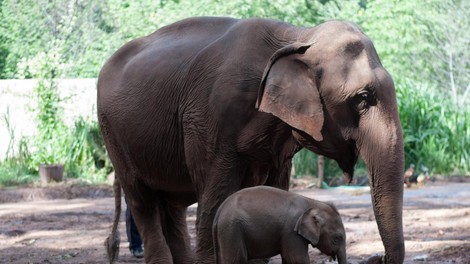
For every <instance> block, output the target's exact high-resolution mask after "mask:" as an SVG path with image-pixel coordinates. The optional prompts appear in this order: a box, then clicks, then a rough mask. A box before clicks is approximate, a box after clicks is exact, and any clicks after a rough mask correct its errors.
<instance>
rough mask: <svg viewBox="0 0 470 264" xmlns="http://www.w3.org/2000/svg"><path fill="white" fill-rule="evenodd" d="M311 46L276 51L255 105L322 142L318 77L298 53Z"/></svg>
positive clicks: (299, 45) (296, 46)
mask: <svg viewBox="0 0 470 264" xmlns="http://www.w3.org/2000/svg"><path fill="white" fill-rule="evenodd" d="M309 47H310V45H305V44H291V45H288V46H286V47H284V48H282V49H280V50H278V51H277V52H275V53H274V55H273V56H272V57H271V59H270V60H269V63H268V65H267V66H266V68H265V70H264V74H263V78H262V81H261V86H260V89H259V91H258V100H257V103H256V107H257V108H258V110H259V111H261V112H266V113H271V114H273V115H275V116H277V117H278V118H280V119H281V120H282V121H284V122H286V123H287V124H289V125H290V126H292V127H294V128H296V129H299V130H301V131H303V132H305V133H307V134H309V135H310V136H312V137H313V138H314V139H315V140H317V141H321V140H323V136H322V134H321V129H322V127H323V121H324V117H323V106H322V103H321V100H320V94H319V92H318V88H317V86H316V83H315V76H313V73H312V72H311V71H310V69H309V67H308V65H306V64H305V63H304V62H302V61H301V60H300V59H299V58H298V56H295V54H303V53H305V51H306V50H307V49H308V48H309Z"/></svg>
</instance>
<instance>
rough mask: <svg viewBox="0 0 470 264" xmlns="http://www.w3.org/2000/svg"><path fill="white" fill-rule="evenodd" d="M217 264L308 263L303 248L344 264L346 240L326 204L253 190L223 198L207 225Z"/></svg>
mask: <svg viewBox="0 0 470 264" xmlns="http://www.w3.org/2000/svg"><path fill="white" fill-rule="evenodd" d="M213 236H214V249H215V254H216V259H217V262H216V263H219V264H224V263H247V262H248V260H250V259H262V258H269V257H272V256H275V255H277V254H281V256H282V263H306V264H307V263H310V260H309V256H308V244H309V243H310V244H312V245H313V246H314V247H316V248H318V249H319V250H320V251H321V252H323V253H324V254H327V255H329V256H332V257H333V258H335V257H338V262H339V263H340V264H343V263H344V264H345V263H347V261H346V234H345V231H344V226H343V222H342V221H341V217H340V215H339V213H338V211H337V210H336V208H335V207H334V206H333V205H332V204H328V203H323V202H320V201H316V200H313V199H309V198H307V197H304V196H301V195H298V194H295V193H291V192H287V191H283V190H280V189H276V188H272V187H267V186H257V187H252V188H246V189H243V190H240V191H238V192H236V193H234V194H232V195H231V196H229V197H228V198H227V199H226V200H225V201H224V202H223V203H222V205H221V206H220V207H219V209H218V211H217V214H216V216H215V219H214V225H213Z"/></svg>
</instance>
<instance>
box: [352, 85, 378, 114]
mask: <svg viewBox="0 0 470 264" xmlns="http://www.w3.org/2000/svg"><path fill="white" fill-rule="evenodd" d="M353 105H354V108H355V109H356V110H357V111H358V112H363V111H365V110H367V109H369V107H370V106H372V105H374V96H373V94H372V93H371V92H370V91H369V90H364V91H361V92H360V93H358V94H357V95H356V96H354V99H353Z"/></svg>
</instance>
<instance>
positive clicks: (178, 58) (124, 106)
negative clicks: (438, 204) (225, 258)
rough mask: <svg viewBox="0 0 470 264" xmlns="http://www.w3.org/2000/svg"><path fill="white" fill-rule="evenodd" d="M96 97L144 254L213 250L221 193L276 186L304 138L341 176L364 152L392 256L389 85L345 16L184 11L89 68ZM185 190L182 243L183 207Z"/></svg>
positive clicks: (156, 256)
mask: <svg viewBox="0 0 470 264" xmlns="http://www.w3.org/2000/svg"><path fill="white" fill-rule="evenodd" d="M97 106H98V119H99V123H100V127H101V131H102V134H103V137H104V140H105V143H106V147H107V150H108V153H109V156H110V158H111V161H112V163H113V166H114V169H115V175H116V181H117V183H116V184H117V185H119V184H120V185H121V186H122V189H123V190H124V193H125V195H126V197H127V200H128V206H129V207H130V209H131V210H132V213H133V215H134V216H135V220H136V223H137V227H138V229H139V231H140V233H141V234H142V236H143V242H144V245H145V261H146V262H147V263H191V262H193V260H194V262H195V263H213V262H214V252H213V246H212V234H211V230H212V228H211V227H212V221H213V218H214V215H215V213H216V211H217V208H218V206H219V205H220V204H221V203H222V201H223V200H224V199H225V198H227V197H228V196H229V195H230V194H232V193H234V192H236V191H237V190H240V189H241V188H244V187H250V186H255V185H269V186H274V187H278V188H281V189H286V190H287V189H288V183H289V177H290V169H291V164H292V163H291V161H292V157H293V155H294V154H295V153H296V152H297V151H299V150H300V149H301V148H302V147H305V148H308V149H309V150H311V151H314V152H316V153H318V154H321V155H325V156H326V157H330V158H333V159H335V160H336V161H337V162H338V164H339V166H340V167H341V168H342V169H343V171H344V172H345V174H346V176H347V177H352V174H353V168H354V164H355V163H356V161H357V158H358V155H361V156H362V158H363V159H364V161H365V163H366V165H367V167H368V170H369V175H370V178H369V180H370V186H371V194H372V201H373V208H374V212H375V216H376V221H377V224H378V227H379V231H380V235H381V238H382V241H383V244H384V246H385V255H386V257H385V258H386V260H387V262H388V263H401V262H403V258H404V253H405V250H404V241H403V231H402V200H403V175H402V174H403V169H404V168H403V139H402V132H401V126H400V120H399V117H398V112H397V104H396V98H395V89H394V84H393V81H392V79H391V77H390V75H389V74H388V73H387V71H386V70H385V69H384V68H383V67H382V65H381V64H380V60H379V58H378V56H377V54H376V51H375V49H374V46H373V45H372V42H371V41H370V39H369V38H368V37H367V36H365V35H364V33H362V32H361V31H360V30H359V29H358V27H357V26H355V25H354V24H351V23H348V22H340V21H330V22H326V23H324V24H320V25H318V26H316V27H312V28H301V27H295V26H292V25H289V24H286V23H283V22H280V21H275V20H266V19H248V20H237V19H231V18H208V17H203V18H189V19H186V20H182V21H180V22H177V23H175V24H172V25H169V26H166V27H163V28H161V29H159V30H157V31H156V32H155V33H153V34H151V35H149V36H146V37H143V38H139V39H135V40H132V41H130V42H129V43H127V44H125V45H124V46H123V47H122V48H120V49H119V50H118V51H117V52H116V53H115V54H114V55H112V57H111V58H110V59H109V60H108V61H107V62H106V64H105V65H104V66H103V69H102V70H101V73H100V75H99V78H98V104H97ZM116 201H117V203H119V202H120V199H117V200H116ZM194 202H198V212H197V223H196V224H197V242H196V249H195V254H194V256H193V253H192V252H191V248H190V242H189V234H188V230H187V226H186V221H185V218H186V208H187V206H189V205H190V204H192V203H194ZM119 213H120V212H119V210H116V211H115V218H117V217H118V216H119ZM117 222H118V221H115V222H114V223H115V224H114V225H116V223H117ZM113 230H116V228H114V229H113ZM115 237H116V235H115V234H114V233H113V234H111V236H110V238H109V239H108V245H114V247H115V245H116V244H117V243H114V242H115V241H114V240H115V239H114V238H115ZM109 252H111V253H110V255H112V254H113V253H112V252H113V250H110V251H109ZM111 257H112V256H111Z"/></svg>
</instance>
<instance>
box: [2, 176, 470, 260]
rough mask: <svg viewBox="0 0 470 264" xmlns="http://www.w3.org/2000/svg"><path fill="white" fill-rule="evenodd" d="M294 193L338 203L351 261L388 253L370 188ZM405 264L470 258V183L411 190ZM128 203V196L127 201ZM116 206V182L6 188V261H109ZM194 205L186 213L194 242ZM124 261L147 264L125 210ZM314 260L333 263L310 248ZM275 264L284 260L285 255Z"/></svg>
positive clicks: (407, 203) (408, 191) (408, 193)
mask: <svg viewBox="0 0 470 264" xmlns="http://www.w3.org/2000/svg"><path fill="white" fill-rule="evenodd" d="M302 186H303V187H305V184H297V187H295V188H294V189H293V190H292V191H295V192H298V193H300V194H302V195H305V196H308V197H312V198H315V199H319V200H322V201H332V202H333V203H334V204H335V205H336V206H337V207H338V209H339V212H340V213H341V215H342V218H343V222H344V225H345V228H346V233H347V251H348V260H349V262H350V263H360V262H361V261H364V260H365V259H366V258H368V257H369V256H371V255H373V254H378V253H382V252H383V246H382V243H381V241H380V236H379V234H378V230H377V225H376V223H375V220H374V215H373V212H372V208H371V202H370V194H369V190H368V188H367V187H361V188H348V187H339V188H332V189H328V190H324V189H322V190H319V189H308V188H303V187H302ZM404 203H405V206H404V234H405V240H406V259H405V263H470V183H468V182H461V183H455V182H436V183H427V184H426V185H424V186H413V187H412V188H407V189H405V200H404ZM123 204H124V200H123ZM113 211H114V204H113V198H112V189H111V187H110V186H87V185H83V184H77V183H62V184H54V185H52V186H49V187H46V188H37V187H36V188H34V187H31V188H14V189H0V263H106V257H105V250H104V247H103V241H104V239H105V237H106V236H107V235H108V233H109V231H110V226H111V222H112V217H113ZM195 213H196V207H195V206H192V207H190V208H189V210H188V223H189V229H190V233H191V235H192V238H193V243H194V233H195V232H194V231H195V229H194V222H195V219H196V217H195ZM121 219H122V222H121V224H120V226H119V229H120V232H121V247H120V252H121V253H120V257H119V261H118V263H144V261H143V260H141V259H140V260H139V259H136V258H134V257H133V256H132V255H131V254H130V253H129V251H128V249H127V247H128V243H127V238H126V235H125V234H126V232H125V224H124V215H122V217H121ZM309 254H310V256H311V257H310V259H311V263H334V262H331V261H330V260H329V258H328V257H326V256H324V255H321V254H320V253H319V251H318V250H316V249H314V248H310V250H309ZM270 263H275V264H280V263H281V260H280V258H279V256H277V257H274V258H272V259H271V262H270Z"/></svg>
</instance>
